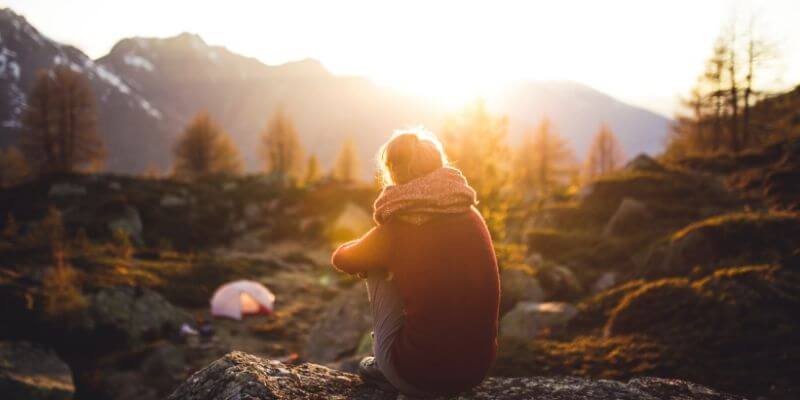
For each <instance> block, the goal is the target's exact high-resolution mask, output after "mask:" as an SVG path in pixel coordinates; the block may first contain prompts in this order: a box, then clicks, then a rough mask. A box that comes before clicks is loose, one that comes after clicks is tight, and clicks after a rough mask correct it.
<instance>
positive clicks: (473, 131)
mask: <svg viewBox="0 0 800 400" xmlns="http://www.w3.org/2000/svg"><path fill="white" fill-rule="evenodd" d="M441 137H442V141H443V144H444V148H445V152H446V153H447V157H448V159H449V160H450V162H451V163H452V164H453V165H455V166H456V167H457V168H459V169H460V170H461V171H462V172H463V173H464V176H466V177H467V179H468V180H469V182H470V184H471V185H472V186H473V187H474V188H475V190H477V192H478V195H479V196H480V197H481V198H482V199H483V201H488V199H491V198H496V197H499V196H501V192H502V191H503V190H504V189H505V188H506V187H507V185H508V183H509V182H510V179H509V178H510V169H511V168H510V167H511V165H510V162H509V161H510V159H511V157H510V148H509V146H508V118H507V117H505V116H496V115H493V114H492V113H490V112H489V111H488V110H487V109H486V105H485V103H484V102H483V101H482V100H477V101H475V102H474V103H472V104H470V105H469V106H467V107H466V108H465V109H464V110H463V111H462V112H460V113H458V114H455V115H452V116H450V117H449V118H448V119H447V120H446V121H445V123H444V126H443V127H442V134H441Z"/></svg>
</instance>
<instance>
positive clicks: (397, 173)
mask: <svg viewBox="0 0 800 400" xmlns="http://www.w3.org/2000/svg"><path fill="white" fill-rule="evenodd" d="M446 165H447V156H446V155H445V153H444V148H443V147H442V142H440V141H439V139H438V138H436V136H435V135H434V134H433V133H431V132H429V131H426V130H424V129H421V128H415V129H407V130H399V131H395V132H394V133H393V134H392V137H391V138H390V139H389V141H387V142H386V143H384V145H383V146H381V149H380V150H379V151H378V168H379V169H380V171H381V181H382V182H383V186H384V187H385V186H390V185H402V184H404V183H406V182H408V181H410V180H412V179H414V178H419V177H420V176H423V175H426V174H428V173H431V172H433V171H435V170H436V169H439V168H441V167H444V166H446Z"/></svg>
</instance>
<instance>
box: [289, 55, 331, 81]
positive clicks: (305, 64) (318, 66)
mask: <svg viewBox="0 0 800 400" xmlns="http://www.w3.org/2000/svg"><path fill="white" fill-rule="evenodd" d="M275 68H276V70H278V71H280V73H281V74H284V75H292V76H306V77H307V76H330V74H331V73H330V72H329V71H328V70H327V69H326V68H325V66H324V65H322V63H321V62H320V61H319V60H317V59H314V58H304V59H302V60H297V61H289V62H287V63H283V64H280V65H276V66H275Z"/></svg>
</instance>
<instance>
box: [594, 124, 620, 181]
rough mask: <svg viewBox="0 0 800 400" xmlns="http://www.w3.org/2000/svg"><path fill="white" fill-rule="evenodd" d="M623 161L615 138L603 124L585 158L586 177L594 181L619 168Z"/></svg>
mask: <svg viewBox="0 0 800 400" xmlns="http://www.w3.org/2000/svg"><path fill="white" fill-rule="evenodd" d="M624 161H625V156H624V154H623V152H622V146H620V144H619V141H618V140H617V137H616V136H614V133H613V132H611V129H609V127H608V125H605V124H603V125H602V126H601V127H600V130H599V131H598V132H597V134H596V135H595V137H594V140H593V141H592V146H591V147H590V148H589V154H588V155H587V157H586V177H587V178H588V179H594V178H597V177H599V176H602V175H605V174H607V173H609V172H611V171H614V170H615V169H617V168H619V167H620V166H621V165H622V163H623V162H624Z"/></svg>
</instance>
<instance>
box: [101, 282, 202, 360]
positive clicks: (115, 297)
mask: <svg viewBox="0 0 800 400" xmlns="http://www.w3.org/2000/svg"><path fill="white" fill-rule="evenodd" d="M90 303H91V305H90V310H89V313H90V316H91V319H90V320H91V323H92V324H93V326H92V327H91V328H93V329H95V330H110V331H112V332H113V333H114V334H116V335H119V336H120V337H121V339H122V341H123V342H125V343H122V344H123V345H127V346H135V345H138V344H141V343H143V342H146V341H149V340H151V339H154V338H157V337H163V336H168V335H169V334H170V333H175V332H178V329H179V327H180V326H181V324H183V323H185V322H190V321H191V320H192V317H191V316H190V315H189V314H188V313H186V312H185V311H183V310H181V309H179V308H177V307H175V306H173V305H172V304H171V303H170V302H168V301H167V300H166V299H164V298H163V297H161V295H159V294H158V293H156V292H154V291H152V290H150V289H145V288H133V287H127V286H118V287H112V288H106V289H103V290H101V291H99V292H97V293H96V294H94V295H92V296H91V300H90Z"/></svg>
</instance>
